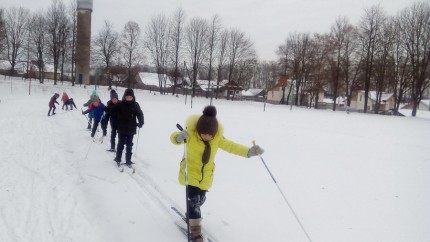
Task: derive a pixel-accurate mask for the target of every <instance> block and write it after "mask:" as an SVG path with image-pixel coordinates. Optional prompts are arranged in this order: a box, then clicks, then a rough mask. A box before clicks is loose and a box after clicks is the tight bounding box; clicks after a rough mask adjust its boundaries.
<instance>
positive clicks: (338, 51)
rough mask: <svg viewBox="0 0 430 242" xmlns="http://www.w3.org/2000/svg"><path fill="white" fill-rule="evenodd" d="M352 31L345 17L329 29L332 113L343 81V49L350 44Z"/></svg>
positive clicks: (338, 19)
mask: <svg viewBox="0 0 430 242" xmlns="http://www.w3.org/2000/svg"><path fill="white" fill-rule="evenodd" d="M351 31H352V25H351V24H350V23H349V20H348V18H347V17H338V18H337V19H336V22H335V24H334V25H333V26H332V27H331V38H332V44H333V53H332V60H330V62H329V63H330V66H331V74H332V76H331V77H332V78H331V82H330V83H331V84H332V93H333V111H336V106H337V103H336V102H337V97H338V94H339V93H338V92H339V88H340V86H341V84H342V83H341V79H343V76H344V73H343V72H342V63H344V62H343V60H344V59H345V56H344V55H345V49H346V47H347V44H349V43H351V39H350V38H348V37H350V35H349V34H350V33H351Z"/></svg>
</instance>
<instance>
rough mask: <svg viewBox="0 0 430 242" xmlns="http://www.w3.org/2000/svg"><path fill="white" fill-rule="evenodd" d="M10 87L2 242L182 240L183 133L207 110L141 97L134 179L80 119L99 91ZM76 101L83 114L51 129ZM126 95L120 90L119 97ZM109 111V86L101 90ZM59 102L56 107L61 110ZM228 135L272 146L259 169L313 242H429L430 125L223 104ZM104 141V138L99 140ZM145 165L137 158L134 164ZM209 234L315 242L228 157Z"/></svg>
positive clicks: (7, 82)
mask: <svg viewBox="0 0 430 242" xmlns="http://www.w3.org/2000/svg"><path fill="white" fill-rule="evenodd" d="M29 84H30V83H29V82H28V81H26V82H25V81H23V80H21V79H20V78H18V79H12V80H11V79H10V78H8V77H7V78H5V77H3V76H0V127H1V132H0V134H1V135H0V241H2V242H66V241H67V242H68V241H76V242H78V241H79V242H82V241H88V242H118V241H127V242H135V241H136V242H138V241H166V242H171V241H186V239H185V238H184V236H183V235H182V234H181V232H180V231H179V230H178V229H177V227H176V226H175V224H174V221H175V220H177V216H176V215H174V214H173V213H172V212H171V209H170V206H172V205H174V206H178V207H179V208H181V209H182V210H183V209H184V208H185V206H184V205H185V195H184V193H185V190H184V188H183V187H182V186H180V185H179V184H178V182H177V172H178V167H179V161H180V158H181V155H182V153H183V146H174V145H172V144H171V143H170V140H169V137H170V134H171V132H173V131H175V129H176V127H175V125H176V123H181V124H183V123H184V121H185V119H186V118H187V116H188V115H190V114H196V113H197V114H200V113H201V111H202V110H203V108H204V106H206V105H208V104H209V100H208V99H205V98H195V99H193V103H192V105H193V106H192V107H191V102H190V101H191V100H190V98H189V97H188V99H187V103H186V104H185V97H183V96H179V97H173V96H171V95H160V94H158V93H157V94H156V95H155V94H154V93H149V92H146V91H141V90H136V91H135V93H136V96H137V101H138V102H139V103H140V105H141V107H142V109H143V112H144V115H145V125H144V126H143V128H142V129H141V130H140V134H139V139H137V138H138V136H137V135H136V136H135V141H134V144H135V146H134V153H135V154H134V155H133V159H134V162H136V167H137V171H136V174H132V175H131V174H129V173H119V172H118V170H117V169H116V168H115V166H114V162H113V161H112V160H113V154H111V153H108V152H106V149H107V148H109V144H108V143H109V142H108V140H107V139H106V140H105V142H104V143H103V144H101V143H98V142H97V143H94V142H92V140H91V139H90V133H89V132H88V131H87V130H86V129H85V128H86V122H87V121H86V119H85V117H84V116H83V115H81V111H80V109H79V108H80V107H81V106H82V104H83V103H84V102H86V101H87V100H88V97H89V94H90V92H91V90H92V88H94V87H93V86H91V87H88V88H86V89H84V88H83V87H79V86H75V87H72V86H70V84H69V83H66V82H65V83H64V84H61V82H60V83H59V84H58V85H56V86H54V85H52V83H51V82H48V83H46V84H43V85H41V84H38V83H37V81H34V80H33V81H32V82H31V95H29ZM63 91H66V92H67V93H68V94H69V97H72V98H73V99H74V100H75V102H76V104H77V105H78V109H79V110H73V111H63V110H61V106H57V115H55V116H52V117H47V112H48V102H49V99H50V97H51V96H52V95H53V94H54V93H55V92H58V93H60V95H61V93H62V92H63ZM117 91H118V93H119V95H120V96H122V94H123V91H124V90H123V89H122V88H120V89H118V90H117ZM98 92H99V95H100V96H101V99H102V101H103V102H104V103H106V101H107V100H108V97H109V91H108V90H107V88H106V87H100V89H98ZM59 101H60V100H59ZM214 105H215V106H216V107H217V109H218V119H219V120H220V121H221V122H222V123H223V124H224V126H225V135H226V137H228V138H230V139H232V140H234V141H236V142H239V143H243V144H246V145H251V142H252V140H255V141H256V142H257V144H259V145H260V146H262V147H263V148H264V149H265V151H266V153H264V155H263V158H264V160H265V162H266V163H267V165H268V167H269V168H270V170H271V172H272V173H273V175H274V177H275V178H276V181H277V184H278V185H279V187H280V189H281V191H282V192H283V193H284V194H285V195H286V197H287V200H288V202H289V203H290V204H291V206H292V208H293V209H294V211H295V213H296V214H297V216H298V218H299V219H300V221H301V223H302V224H303V227H304V229H305V230H306V232H307V233H308V234H309V236H310V238H311V239H312V241H321V242H333V241H342V242H343V241H348V242H354V241H356V242H363V241H366V242H368V241H375V242H376V241H378V242H380V241H387V242H395V241H399V242H400V241H402V242H403V241H414V242H420V241H430V230H429V229H428V228H429V225H430V192H429V191H430V188H429V185H430V175H429V174H430V152H429V146H430V119H429V115H427V113H421V112H420V113H419V114H418V117H415V118H412V117H392V116H381V115H371V114H358V113H351V114H349V115H347V114H346V113H344V112H332V111H326V110H310V109H302V108H297V107H293V109H292V110H291V111H290V107H289V106H276V105H267V106H266V109H265V111H264V107H263V104H262V103H254V102H237V101H233V102H232V101H226V100H214ZM98 135H100V132H99V133H98ZM135 155H136V156H135ZM216 164H217V168H216V172H215V180H214V186H213V187H212V189H211V190H210V192H209V193H208V194H207V201H206V203H205V204H204V206H203V207H202V212H203V217H204V220H203V227H204V228H205V229H206V230H207V231H208V232H209V233H211V234H213V235H214V237H215V238H216V239H217V241H222V242H230V241H246V242H250V241H252V242H254V241H255V242H262V241H264V242H272V241H273V242H275V241H276V242H278V241H294V242H300V241H308V238H307V237H306V235H305V233H304V232H303V230H302V229H301V227H300V225H299V224H298V222H297V220H296V219H295V218H294V216H293V213H292V211H291V210H290V209H289V207H288V206H287V203H286V202H285V201H284V199H283V197H282V195H281V193H280V192H279V190H278V188H277V186H276V184H275V183H274V182H273V180H272V179H271V177H270V175H269V173H268V172H267V170H266V169H265V167H264V165H263V163H262V162H261V160H260V159H259V158H258V157H254V158H250V159H246V158H242V157H237V156H233V155H231V154H228V153H226V152H223V151H219V152H218V155H217V157H216Z"/></svg>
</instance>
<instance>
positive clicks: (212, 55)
mask: <svg viewBox="0 0 430 242" xmlns="http://www.w3.org/2000/svg"><path fill="white" fill-rule="evenodd" d="M142 35H143V36H142ZM93 50H94V54H93V56H94V57H95V58H96V62H98V63H102V64H103V66H104V69H105V71H106V72H111V70H110V69H111V67H112V66H113V65H126V66H127V68H128V70H129V72H128V78H129V79H132V78H134V76H135V75H136V74H137V73H136V71H135V72H132V71H131V70H132V67H133V66H138V65H142V64H143V61H144V60H146V61H147V62H148V63H147V64H149V65H151V66H152V67H153V69H154V70H155V72H156V73H157V74H158V77H159V90H160V92H161V93H165V91H166V87H167V78H171V79H172V82H173V86H172V93H173V94H175V92H176V88H177V87H178V86H180V85H182V84H183V83H184V82H183V78H189V80H190V82H191V83H192V87H193V95H195V87H196V86H197V85H196V83H197V82H196V81H197V79H205V80H209V85H214V86H215V87H217V86H218V85H219V82H220V81H222V80H228V81H232V80H234V81H237V82H239V83H240V84H241V83H242V82H243V83H245V82H246V81H247V80H250V79H252V74H253V71H252V70H253V69H254V68H255V65H256V63H257V56H256V53H255V50H254V46H253V42H252V41H251V40H250V38H249V37H248V36H247V35H246V34H245V33H243V32H242V31H240V30H239V29H235V28H231V29H228V28H226V27H223V26H222V24H221V19H220V17H219V16H217V15H215V16H213V17H212V18H211V19H209V20H208V19H203V18H198V17H194V18H191V19H190V20H189V21H187V18H186V14H185V12H184V11H183V10H182V9H180V8H179V9H177V10H176V11H175V12H174V13H173V14H172V16H166V15H164V14H159V15H155V16H153V17H152V18H151V19H150V21H149V23H147V25H146V26H145V28H144V29H143V31H141V30H140V27H139V25H138V24H137V23H136V22H132V21H130V22H128V23H127V24H126V25H125V26H124V29H123V31H122V32H121V33H118V32H116V31H115V29H114V27H113V24H112V23H110V22H109V21H107V20H106V21H105V25H104V28H103V29H102V30H100V31H99V32H98V33H97V34H96V36H95V38H94V41H93ZM121 56H122V58H121ZM113 62H115V64H113V65H112V63H113ZM137 70H138V69H137ZM211 82H213V83H212V84H211ZM214 83H215V84H214Z"/></svg>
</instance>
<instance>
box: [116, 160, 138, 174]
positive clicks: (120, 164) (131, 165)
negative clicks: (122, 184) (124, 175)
mask: <svg viewBox="0 0 430 242" xmlns="http://www.w3.org/2000/svg"><path fill="white" fill-rule="evenodd" d="M116 167H117V168H118V170H119V172H124V167H127V169H128V170H130V172H131V174H134V173H136V168H135V167H134V165H133V164H130V165H128V164H125V163H118V162H117V163H116Z"/></svg>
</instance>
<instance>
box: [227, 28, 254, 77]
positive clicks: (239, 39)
mask: <svg viewBox="0 0 430 242" xmlns="http://www.w3.org/2000/svg"><path fill="white" fill-rule="evenodd" d="M253 46H254V44H253V43H252V42H251V40H250V39H249V37H247V36H246V35H245V33H243V32H242V31H240V30H239V29H231V30H230V31H229V40H228V52H227V53H228V81H232V80H233V74H234V70H235V67H236V65H237V63H238V62H239V61H241V60H244V59H246V58H247V57H248V56H249V54H251V53H252V52H253Z"/></svg>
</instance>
